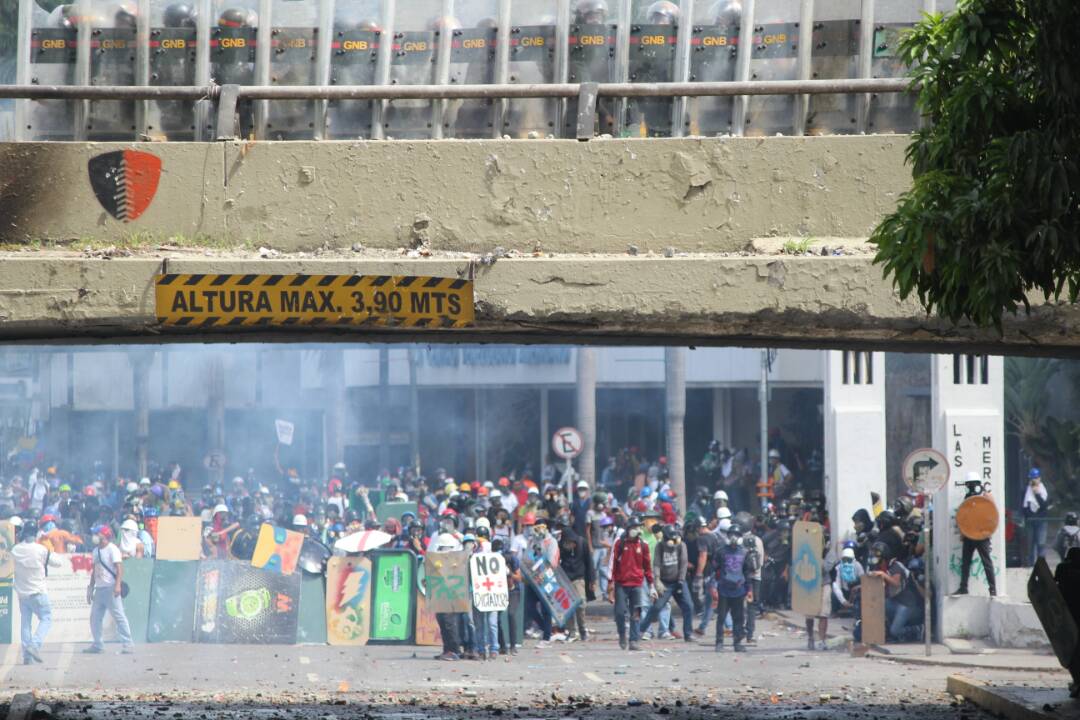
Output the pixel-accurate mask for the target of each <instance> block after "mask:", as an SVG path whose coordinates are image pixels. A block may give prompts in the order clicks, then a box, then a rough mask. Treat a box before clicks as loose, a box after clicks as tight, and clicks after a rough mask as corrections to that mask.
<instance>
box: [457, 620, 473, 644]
mask: <svg viewBox="0 0 1080 720" xmlns="http://www.w3.org/2000/svg"><path fill="white" fill-rule="evenodd" d="M457 615H458V627H459V628H460V630H459V632H460V633H461V649H462V651H464V652H475V651H476V625H475V624H474V623H473V614H472V613H471V612H467V613H458V614H457Z"/></svg>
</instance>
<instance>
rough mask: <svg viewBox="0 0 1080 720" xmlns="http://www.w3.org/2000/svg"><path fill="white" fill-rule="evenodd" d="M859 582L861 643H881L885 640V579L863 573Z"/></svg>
mask: <svg viewBox="0 0 1080 720" xmlns="http://www.w3.org/2000/svg"><path fill="white" fill-rule="evenodd" d="M860 584H861V585H862V590H860V592H861V593H862V641H863V644H864V645H881V644H883V643H884V642H885V581H884V580H882V579H881V578H879V577H872V576H870V575H863V577H862V582H861V583H860Z"/></svg>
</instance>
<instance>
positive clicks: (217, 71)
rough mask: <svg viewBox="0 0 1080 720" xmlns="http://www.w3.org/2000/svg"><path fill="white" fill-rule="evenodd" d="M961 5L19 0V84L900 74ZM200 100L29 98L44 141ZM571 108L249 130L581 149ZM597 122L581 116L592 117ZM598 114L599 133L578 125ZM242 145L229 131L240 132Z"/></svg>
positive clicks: (26, 106)
mask: <svg viewBox="0 0 1080 720" xmlns="http://www.w3.org/2000/svg"><path fill="white" fill-rule="evenodd" d="M948 4H949V0H938V1H937V2H935V0H73V1H72V2H70V3H67V4H60V5H58V6H56V7H55V8H54V9H52V10H49V11H46V10H45V9H44V7H43V6H42V5H39V4H38V0H20V14H19V46H20V55H19V63H18V73H19V77H18V82H20V83H26V84H38V85H152V86H178V85H200V86H205V85H209V84H211V83H217V84H222V85H224V84H239V85H281V86H287V85H292V86H305V85H349V86H354V85H358V86H365V85H366V86H370V85H466V84H467V85H490V84H503V83H513V84H550V83H566V82H569V83H581V82H597V83H606V82H629V83H662V82H730V81H737V80H797V79H810V78H820V79H839V78H859V77H863V78H872V77H897V76H901V75H903V74H904V73H905V72H906V68H905V67H904V66H903V64H902V63H901V61H900V59H899V57H898V51H897V48H898V45H899V39H900V35H901V33H902V32H903V30H904V29H906V28H908V27H910V26H911V25H912V24H913V23H914V22H916V21H917V20H918V19H919V18H920V16H921V14H922V13H923V12H924V11H927V10H933V9H938V10H948V9H951V8H950V7H945V5H948ZM211 110H212V109H211V107H210V104H209V102H208V101H176V100H141V101H117V100H101V101H60V100H50V101H30V100H26V101H20V102H19V103H18V107H17V114H16V122H17V131H18V134H19V136H20V137H21V138H23V139H33V140H66V139H80V140H131V139H162V140H210V139H213V138H214V137H215V136H216V135H217V134H218V130H219V129H218V128H216V127H215V126H214V123H215V122H216V114H215V113H214V112H212V111H211ZM578 110H579V108H578V107H577V101H576V100H575V99H568V100H558V99H551V98H548V99H544V98H537V99H516V98H515V99H499V98H484V99H467V100H461V99H450V100H377V101H371V100H333V101H320V100H273V101H268V100H259V101H253V102H252V101H247V102H244V103H241V105H240V106H239V107H238V111H237V118H236V121H235V122H236V127H235V128H222V129H220V130H222V131H225V130H230V131H231V130H238V131H239V133H240V136H241V137H254V138H259V139H277V140H293V139H312V138H314V139H324V138H326V139H356V138H376V139H381V138H400V139H416V138H444V137H446V138H492V137H503V136H509V137H515V138H517V137H575V136H576V135H577V131H578V123H579V122H581V121H582V119H579V113H578ZM582 118H587V116H582ZM585 121H587V120H585ZM917 124H918V117H917V113H916V110H915V107H914V104H913V101H912V98H911V97H910V96H908V95H901V94H883V95H880V96H877V95H874V96H850V95H835V96H831V95H814V96H809V97H800V96H790V95H789V96H752V97H734V98H733V97H701V98H627V99H619V98H608V97H601V98H600V99H599V102H598V105H597V108H596V113H595V119H594V128H593V129H594V132H596V133H606V134H611V135H615V136H632V137H666V136H682V135H706V136H710V135H724V134H734V135H772V134H777V133H779V134H837V133H857V132H877V133H883V132H908V131H910V130H912V129H914V128H915V127H916V126H917ZM229 134H231V133H229Z"/></svg>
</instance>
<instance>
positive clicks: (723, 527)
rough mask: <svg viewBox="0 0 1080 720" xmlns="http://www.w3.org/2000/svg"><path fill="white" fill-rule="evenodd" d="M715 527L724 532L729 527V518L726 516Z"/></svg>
mask: <svg viewBox="0 0 1080 720" xmlns="http://www.w3.org/2000/svg"><path fill="white" fill-rule="evenodd" d="M716 529H717V530H719V531H720V532H725V533H726V532H727V531H728V530H730V529H731V520H729V519H728V518H724V519H723V520H721V521H720V524H719V525H717V526H716Z"/></svg>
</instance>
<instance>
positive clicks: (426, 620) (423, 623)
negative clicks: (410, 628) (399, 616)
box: [413, 565, 442, 646]
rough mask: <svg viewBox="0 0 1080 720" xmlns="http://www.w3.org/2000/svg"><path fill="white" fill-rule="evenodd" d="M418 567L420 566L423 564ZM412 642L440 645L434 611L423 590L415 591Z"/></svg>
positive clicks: (439, 632)
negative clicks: (414, 623)
mask: <svg viewBox="0 0 1080 720" xmlns="http://www.w3.org/2000/svg"><path fill="white" fill-rule="evenodd" d="M420 567H421V568H422V567H423V565H421V566H420ZM413 643H414V644H416V645H426V646H438V645H442V632H441V631H440V630H439V622H438V620H436V619H435V613H434V612H432V610H431V608H429V607H428V601H427V596H426V595H425V594H424V593H423V592H417V593H416V631H415V632H414V634H413Z"/></svg>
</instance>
